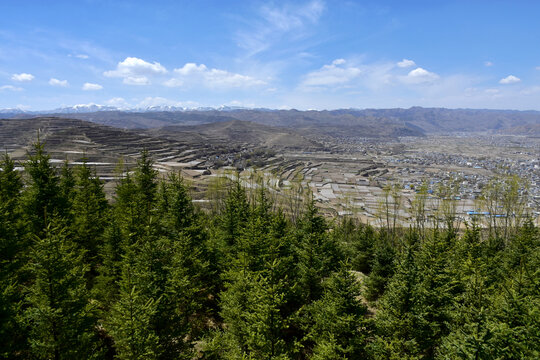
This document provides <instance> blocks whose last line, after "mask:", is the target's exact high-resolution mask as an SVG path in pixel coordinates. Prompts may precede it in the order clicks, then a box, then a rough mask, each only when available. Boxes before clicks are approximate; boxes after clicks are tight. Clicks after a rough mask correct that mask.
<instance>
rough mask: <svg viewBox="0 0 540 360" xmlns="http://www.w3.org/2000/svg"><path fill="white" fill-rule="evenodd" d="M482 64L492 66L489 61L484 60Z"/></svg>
mask: <svg viewBox="0 0 540 360" xmlns="http://www.w3.org/2000/svg"><path fill="white" fill-rule="evenodd" d="M484 66H487V67H490V66H493V63H492V62H491V61H485V62H484Z"/></svg>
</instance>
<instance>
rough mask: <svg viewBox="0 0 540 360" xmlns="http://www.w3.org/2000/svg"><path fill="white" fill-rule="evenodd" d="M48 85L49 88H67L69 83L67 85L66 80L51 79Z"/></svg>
mask: <svg viewBox="0 0 540 360" xmlns="http://www.w3.org/2000/svg"><path fill="white" fill-rule="evenodd" d="M49 85H51V86H60V87H68V86H69V83H68V81H67V80H58V79H55V78H51V79H50V80H49Z"/></svg>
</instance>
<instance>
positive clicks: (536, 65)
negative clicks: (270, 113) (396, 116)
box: [0, 0, 540, 110]
mask: <svg viewBox="0 0 540 360" xmlns="http://www.w3.org/2000/svg"><path fill="white" fill-rule="evenodd" d="M0 13H1V14H2V21H1V22H0V108H15V107H19V108H22V109H28V110H43V109H53V108H57V107H63V106H72V105H76V104H89V103H95V104H102V105H114V106H118V107H126V108H127V107H145V106H152V105H176V106H185V107H197V106H220V105H233V106H246V107H269V108H297V109H336V108H351V107H352V108H389V107H410V106H436V107H450V108H458V107H466V108H493V109H522V110H524V109H536V110H540V46H539V41H540V22H539V21H538V15H539V14H540V2H539V1H517V0H516V1H495V0H491V1H482V0H475V1H470V0H469V1H331V0H311V1H309V0H308V1H275V2H269V1H246V0H244V1H232V0H231V1H205V0H200V1H157V0H156V1H99V0H92V1H90V0H88V1H73V0H71V1H44V0H42V1H23V0H18V1H12V0H3V1H2V2H0Z"/></svg>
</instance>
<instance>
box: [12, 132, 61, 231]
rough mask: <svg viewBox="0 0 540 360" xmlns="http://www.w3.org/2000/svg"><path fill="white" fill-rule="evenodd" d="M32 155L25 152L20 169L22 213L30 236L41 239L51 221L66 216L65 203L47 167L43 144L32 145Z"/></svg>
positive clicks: (57, 180)
mask: <svg viewBox="0 0 540 360" xmlns="http://www.w3.org/2000/svg"><path fill="white" fill-rule="evenodd" d="M33 152H34V154H31V153H28V160H27V161H26V163H25V165H24V167H25V171H26V173H27V174H28V183H27V187H26V188H25V191H24V200H23V203H24V213H25V217H26V218H27V219H28V221H29V222H30V225H31V230H32V233H33V234H35V235H37V236H42V235H43V234H44V230H45V227H46V225H47V224H48V223H49V222H50V221H51V220H52V219H53V218H55V217H56V218H63V217H64V216H66V210H67V209H66V202H65V199H64V198H63V196H62V191H61V189H60V185H59V183H60V178H59V177H58V175H56V170H55V169H54V168H53V167H52V166H51V164H50V156H49V155H47V154H46V153H45V149H44V145H43V143H41V142H39V140H38V142H37V143H35V144H34V145H33Z"/></svg>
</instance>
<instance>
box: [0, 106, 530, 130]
mask: <svg viewBox="0 0 540 360" xmlns="http://www.w3.org/2000/svg"><path fill="white" fill-rule="evenodd" d="M0 113H1V115H2V117H29V116H35V114H42V115H43V114H47V115H48V116H59V117H76V118H78V119H82V120H88V121H92V122H95V123H99V124H105V125H110V126H115V127H120V128H127V129H135V128H141V129H148V128H158V127H164V126H170V125H201V124H207V123H214V122H223V121H232V120H235V119H236V120H242V121H250V122H255V123H259V124H263V125H267V126H278V127H285V128H292V129H295V130H301V131H308V132H311V133H315V134H322V135H331V136H339V137H343V136H346V137H356V136H359V137H386V136H422V135H424V134H426V133H456V132H468V133H471V132H490V133H497V132H504V130H505V129H511V128H515V127H520V126H525V127H526V126H534V125H536V124H540V112H538V111H516V110H482V109H445V108H422V107H412V108H409V109H401V108H396V109H363V110H359V109H340V110H330V111H328V110H324V111H316V110H309V111H299V110H271V109H244V108H236V107H226V106H225V107H220V108H215V109H214V108H199V109H186V108H182V107H174V106H158V107H148V108H145V109H131V110H119V109H116V108H114V107H109V106H102V105H96V104H89V105H76V106H73V107H70V108H61V109H56V110H54V111H52V112H49V113H47V112H26V111H23V110H19V109H5V110H0ZM517 131H519V130H517Z"/></svg>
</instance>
